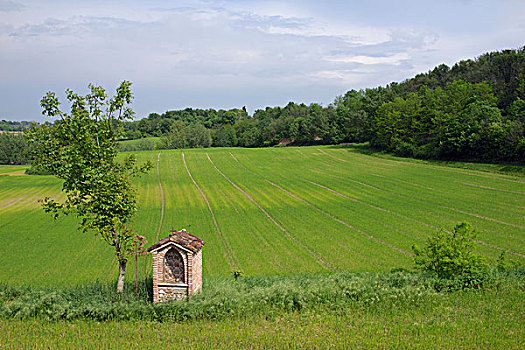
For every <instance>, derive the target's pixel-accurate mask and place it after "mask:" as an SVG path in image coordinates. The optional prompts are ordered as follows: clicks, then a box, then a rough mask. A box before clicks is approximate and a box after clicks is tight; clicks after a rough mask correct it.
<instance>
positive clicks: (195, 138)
mask: <svg viewBox="0 0 525 350" xmlns="http://www.w3.org/2000/svg"><path fill="white" fill-rule="evenodd" d="M184 133H185V136H186V142H187V145H188V147H190V148H201V147H203V148H207V147H210V146H211V133H210V130H208V129H207V128H206V127H205V126H204V125H202V124H192V125H188V126H186V128H185V131H184Z"/></svg>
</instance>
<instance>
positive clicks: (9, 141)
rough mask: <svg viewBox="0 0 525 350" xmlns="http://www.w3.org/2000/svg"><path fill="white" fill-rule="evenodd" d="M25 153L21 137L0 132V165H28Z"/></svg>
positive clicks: (26, 149) (22, 137)
mask: <svg viewBox="0 0 525 350" xmlns="http://www.w3.org/2000/svg"><path fill="white" fill-rule="evenodd" d="M27 151H28V148H27V142H26V140H25V138H24V136H23V135H21V134H14V133H7V132H0V164H28V162H29V159H28V157H27Z"/></svg>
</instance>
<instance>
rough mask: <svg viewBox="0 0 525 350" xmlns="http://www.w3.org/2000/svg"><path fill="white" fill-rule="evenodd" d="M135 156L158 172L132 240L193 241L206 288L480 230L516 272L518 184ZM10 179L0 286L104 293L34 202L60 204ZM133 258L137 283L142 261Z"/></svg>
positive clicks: (392, 262)
mask: <svg viewBox="0 0 525 350" xmlns="http://www.w3.org/2000/svg"><path fill="white" fill-rule="evenodd" d="M138 157H139V160H146V159H148V160H151V161H152V162H154V163H155V164H156V166H157V170H156V171H152V172H150V173H149V174H148V175H147V176H146V177H144V178H142V179H140V180H139V182H138V183H137V185H138V188H139V200H140V203H139V204H140V206H139V211H138V213H137V217H136V218H135V222H134V228H135V229H136V231H137V232H138V233H140V234H142V235H145V236H146V238H147V240H148V242H149V243H151V244H153V243H154V242H155V241H157V240H158V239H159V238H160V237H164V236H165V235H167V233H168V232H169V231H170V230H171V229H181V228H186V229H187V230H188V231H189V232H191V233H194V234H196V235H197V236H199V237H201V238H202V239H204V240H205V241H206V246H205V251H204V265H203V272H204V275H205V277H213V276H216V277H219V276H229V275H231V273H232V271H237V270H239V271H242V272H243V273H244V274H246V275H295V274H303V273H312V274H318V273H326V272H330V271H338V270H350V271H389V270H390V269H391V268H393V267H410V266H412V258H411V246H412V244H414V243H417V244H419V245H422V244H423V242H424V240H425V239H426V238H427V237H428V236H429V235H430V234H431V233H432V232H434V231H436V230H438V229H439V228H441V227H442V228H444V229H447V230H450V229H452V227H453V226H454V224H455V223H457V222H458V221H464V220H466V221H470V222H471V223H472V224H473V225H474V227H476V228H478V229H479V230H480V231H481V233H480V236H479V243H480V250H481V253H482V254H484V255H485V256H487V257H488V258H489V260H492V261H494V260H495V259H496V258H497V256H498V255H499V254H500V252H501V251H502V250H506V251H507V252H508V253H509V255H510V256H511V257H512V258H515V259H517V260H519V261H521V262H522V263H523V262H525V245H524V238H525V237H524V232H525V230H524V228H525V222H524V220H523V217H524V216H525V208H524V207H523V203H522V198H523V195H524V194H525V180H524V179H523V178H522V177H513V176H507V175H500V174H492V173H487V172H480V171H476V170H468V169H458V168H451V167H446V166H436V165H432V164H427V163H424V162H421V161H413V160H412V161H405V160H403V159H402V158H391V157H390V158H380V157H375V156H371V155H365V154H362V153H360V152H359V149H358V148H354V147H348V148H331V147H326V146H323V147H303V148H293V147H289V148H264V149H240V148H230V149H228V148H223V149H221V148H219V149H209V150H203V149H200V150H183V151H181V150H173V151H149V152H139V153H138ZM15 168H17V167H16V166H10V167H8V168H7V172H6V173H11V174H13V172H14V174H15V175H12V176H0V208H2V210H1V212H0V222H1V225H0V245H1V246H2V254H1V255H0V264H2V266H4V268H3V269H1V270H0V281H3V282H8V283H10V284H33V285H44V286H45V285H75V284H77V283H84V282H91V281H94V280H97V279H98V280H105V281H112V280H113V279H114V278H115V276H114V273H115V272H116V270H117V269H116V268H115V266H116V265H115V264H116V260H115V259H114V257H113V256H112V254H111V250H110V249H107V247H106V246H104V244H103V243H102V242H100V241H98V240H96V239H95V238H94V237H92V236H90V235H86V234H82V233H80V232H77V231H75V227H76V225H75V219H74V218H71V217H70V218H67V219H65V220H59V221H54V220H53V219H52V218H51V217H50V216H48V215H47V214H45V213H44V212H43V211H42V209H41V208H40V205H39V203H38V202H37V200H38V199H40V198H43V197H45V196H51V197H53V196H61V193H60V183H59V181H57V180H56V179H54V178H53V177H50V176H33V175H31V176H28V175H18V174H19V173H18V174H17V173H16V172H15V170H16V169H15ZM21 169H22V168H21ZM0 173H4V172H2V171H0ZM194 181H195V182H194ZM201 191H202V192H201ZM14 232H16V234H13V233H14ZM20 247H23V253H22V254H21V253H20ZM141 260H142V261H141V262H140V266H139V273H140V275H141V276H142V277H145V276H146V275H148V274H150V262H149V261H148V260H147V259H141ZM130 263H131V264H130V266H129V272H130V275H129V276H131V275H132V272H133V271H134V266H133V264H132V262H130Z"/></svg>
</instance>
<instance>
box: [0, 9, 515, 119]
mask: <svg viewBox="0 0 525 350" xmlns="http://www.w3.org/2000/svg"><path fill="white" fill-rule="evenodd" d="M17 4H18V3H15V2H14V1H2V0H0V11H4V12H0V26H1V27H0V47H2V55H0V76H2V81H0V90H1V91H8V92H9V91H11V90H10V89H11V88H10V87H12V86H15V85H17V86H19V87H18V88H17V89H13V91H15V90H16V91H17V93H20V94H22V93H23V94H24V95H23V96H22V95H20V96H21V97H20V99H19V102H18V103H13V102H12V101H14V98H13V97H12V96H13V95H12V93H11V92H9V94H11V95H9V96H11V97H9V98H7V97H3V96H2V94H0V108H1V109H0V114H1V115H2V117H4V116H5V117H7V118H9V115H10V114H13V113H20V112H19V110H21V109H23V108H25V107H24V106H25V105H24V103H23V101H26V100H29V99H31V100H35V101H38V100H39V98H40V97H41V94H39V95H37V96H34V95H30V92H31V94H35V91H39V89H40V90H43V89H45V90H48V89H57V90H59V91H62V90H64V89H65V88H67V87H71V88H79V87H80V88H85V86H87V83H89V82H96V83H98V84H102V85H104V86H108V87H111V86H116V85H118V82H119V81H121V80H123V79H127V80H131V81H133V82H134V86H135V87H136V89H137V91H138V93H140V96H139V95H137V100H136V108H137V112H138V114H139V115H147V114H148V113H149V112H151V111H152V110H156V111H160V112H162V111H163V110H162V108H181V107H184V106H187V105H190V104H193V105H199V106H201V107H217V106H218V105H220V106H221V107H223V108H224V107H228V106H242V105H247V106H248V108H250V109H252V110H253V109H254V108H258V107H264V106H265V105H274V104H281V103H284V104H285V103H286V102H287V101H286V99H293V100H295V101H302V102H306V103H308V102H311V99H315V100H316V101H317V102H324V103H329V102H331V100H333V98H334V97H335V96H336V95H337V94H341V93H344V92H345V91H346V90H348V89H352V88H362V87H374V86H377V85H380V84H381V85H382V84H386V83H389V82H391V81H396V80H397V81H399V80H403V79H406V78H409V77H410V76H413V75H414V74H416V73H419V72H420V71H425V70H428V69H430V68H432V67H433V66H435V65H437V64H439V63H441V62H443V61H446V60H447V59H448V60H452V63H453V62H454V60H457V59H459V58H466V57H472V56H473V55H477V54H480V53H482V52H483V51H487V50H490V49H492V47H485V46H483V43H484V42H485V41H486V40H487V35H481V34H480V35H478V36H476V35H477V34H476V33H477V31H476V28H478V27H479V26H476V25H474V24H475V20H476V19H472V18H467V17H465V18H466V19H465V21H466V24H465V27H467V26H468V29H465V30H464V31H463V32H462V31H461V30H460V29H458V28H461V26H460V24H458V23H456V22H457V21H455V20H454V21H453V22H454V23H456V24H454V25H455V27H454V30H453V33H452V34H450V33H449V32H450V30H446V29H443V28H439V27H437V26H436V24H435V23H439V18H435V19H432V21H429V23H431V24H430V25H426V24H425V23H424V22H425V21H424V20H422V19H420V18H419V17H418V20H417V21H416V22H414V21H410V16H411V15H414V13H415V14H417V15H418V16H419V15H421V14H424V13H425V12H428V11H425V9H424V6H423V5H418V6H416V5H415V4H416V3H413V4H412V5H413V6H406V8H405V9H403V10H396V11H397V12H396V14H398V15H399V16H398V17H396V19H395V20H389V18H390V17H392V16H389V15H388V14H385V13H383V14H382V15H378V13H379V12H378V10H380V8H379V7H380V6H379V5H373V4H369V3H367V4H366V5H364V4H355V3H354V4H350V3H347V2H328V3H327V4H324V3H323V4H322V5H321V3H317V2H310V1H286V2H282V1H278V2H277V1H264V2H261V1H257V0H254V1H249V2H245V1H221V2H220V3H219V2H209V1H199V0H191V1H189V0H188V1H181V2H180V3H178V4H179V5H180V6H179V7H170V5H166V4H169V3H168V2H167V1H162V0H152V1H148V2H139V1H135V2H133V1H131V2H128V1H126V2H121V0H115V1H104V2H99V3H98V6H93V5H92V4H89V3H87V2H71V1H65V0H56V2H53V6H50V3H48V2H46V1H31V0H27V2H25V4H26V5H25V7H23V6H22V5H20V4H18V5H20V6H18V5H17ZM217 4H219V5H217ZM378 6H379V7H378ZM388 6H389V7H388V8H389V9H391V8H392V7H395V6H398V5H395V6H394V5H392V4H391V3H389V5H388ZM451 6H452V5H451ZM454 6H456V5H454ZM472 6H474V5H472ZM412 7H417V9H415V10H414V9H413V8H412ZM434 7H435V6H434ZM470 7H471V5H462V6H459V7H458V6H456V7H454V8H456V9H457V10H458V13H454V14H453V15H454V16H455V17H454V19H455V18H460V17H462V16H464V15H465V13H463V12H461V11H460V10H461V9H463V8H465V9H467V10H469V9H470ZM6 9H10V11H11V12H10V13H9V14H8V13H7V12H5V11H6ZM15 10H16V11H15ZM374 10H375V11H374ZM414 11H415V12H414ZM515 12H519V11H515ZM440 13H441V12H440ZM442 13H447V11H444V10H443V11H442ZM477 13H478V14H480V13H481V12H479V11H478V12H477ZM516 16H518V14H516ZM519 16H522V15H519ZM447 18H448V17H447ZM487 18H489V17H487ZM487 18H485V19H484V21H485V22H486V21H487ZM448 21H449V22H451V21H452V20H450V19H449V20H448ZM480 23H484V22H483V21H482V22H480ZM505 27H506V32H505V33H509V32H511V29H512V30H513V32H519V29H521V28H520V27H519V25H518V24H515V25H513V24H509V23H506V26H505ZM493 28H497V25H495V24H493V26H492V27H491V30H493ZM516 28H518V29H516ZM493 31H494V34H492V36H491V40H492V41H491V42H493V43H498V42H501V38H500V37H499V36H498V35H499V34H498V33H499V32H497V31H495V30H493ZM507 37H508V38H507V39H506V42H511V41H512V40H515V39H512V37H511V36H508V35H507ZM506 45H507V44H506ZM496 47H497V46H496ZM37 87H38V88H37ZM25 91H27V93H26V92H25ZM44 92H45V91H44ZM5 96H7V95H5ZM161 97H162V98H161ZM250 103H252V105H250ZM37 105H38V104H37ZM159 108H160V109H159ZM27 113H29V112H26V113H22V115H27ZM33 113H34V112H33ZM35 114H39V111H38V110H37V111H36V113H35Z"/></svg>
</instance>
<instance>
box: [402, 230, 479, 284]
mask: <svg viewBox="0 0 525 350" xmlns="http://www.w3.org/2000/svg"><path fill="white" fill-rule="evenodd" d="M476 237H477V231H476V230H475V229H474V228H473V227H472V225H471V224H470V223H468V222H462V223H459V224H457V225H456V226H455V227H454V231H453V232H452V233H448V232H445V231H443V230H440V231H437V232H435V233H434V234H432V236H430V237H429V238H428V240H427V243H426V245H425V247H424V248H423V249H420V248H419V247H418V246H417V245H413V246H412V250H413V251H414V262H415V264H416V266H417V267H418V268H419V269H421V270H423V271H430V272H435V273H437V274H438V276H440V277H442V278H451V277H454V276H458V275H461V274H467V275H475V274H477V273H479V272H481V270H482V269H484V268H485V267H486V264H485V262H484V259H483V257H482V256H481V255H479V254H476V253H474V247H475V239H476Z"/></svg>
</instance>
